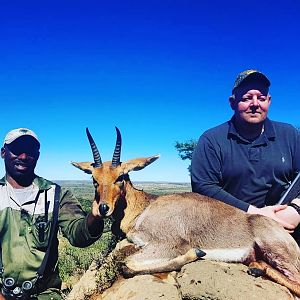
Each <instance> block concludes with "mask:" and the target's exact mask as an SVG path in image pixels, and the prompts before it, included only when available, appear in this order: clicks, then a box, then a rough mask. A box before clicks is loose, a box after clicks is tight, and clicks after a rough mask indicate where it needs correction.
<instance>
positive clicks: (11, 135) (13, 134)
mask: <svg viewBox="0 0 300 300" xmlns="http://www.w3.org/2000/svg"><path fill="white" fill-rule="evenodd" d="M21 136H31V137H33V138H34V139H35V140H36V141H37V142H38V143H40V142H39V139H38V137H37V135H36V134H35V133H34V132H33V131H32V130H30V129H28V128H17V129H13V130H11V131H10V132H8V133H7V135H6V136H5V138H4V144H7V145H8V144H11V143H12V142H13V141H15V140H16V139H18V138H19V137H21Z"/></svg>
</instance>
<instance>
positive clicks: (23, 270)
mask: <svg viewBox="0 0 300 300" xmlns="http://www.w3.org/2000/svg"><path fill="white" fill-rule="evenodd" d="M33 187H37V188H38V193H37V197H35V198H36V199H35V201H25V202H24V203H23V204H21V205H20V204H18V203H17V202H16V201H13V200H12V199H11V198H12V197H11V196H10V194H9V189H8V188H7V184H6V180H5V178H2V179H1V180H0V243H1V244H0V245H1V254H2V261H3V267H4V274H3V276H4V277H5V278H7V277H12V278H14V280H15V282H16V285H18V286H20V285H21V284H22V283H23V282H24V281H25V280H32V279H34V278H36V272H37V270H38V268H39V267H40V265H41V263H42V261H43V258H44V255H45V252H46V250H47V248H48V243H49V237H50V231H51V224H52V223H51V221H52V213H53V207H54V191H55V184H54V183H52V182H50V181H48V180H46V179H43V178H41V177H38V176H36V178H35V179H34V182H33ZM34 190H36V189H34ZM46 195H47V196H46ZM48 201H49V203H48V204H47V209H46V202H48ZM46 210H47V212H46ZM41 219H42V220H43V221H48V222H47V226H46V227H45V231H44V232H43V235H42V239H41V236H40V235H39V230H38V226H37V223H38V222H39V220H41ZM58 225H59V229H60V230H61V232H62V234H63V235H64V236H65V237H66V238H67V239H68V240H69V242H70V243H71V244H72V245H73V246H77V247H86V246H89V245H91V244H92V243H93V242H95V241H96V240H97V239H98V238H99V236H98V237H93V236H91V234H90V233H89V231H88V227H87V214H86V213H85V212H84V211H83V210H82V208H81V206H80V204H79V202H78V201H77V200H76V198H75V197H74V196H73V195H72V194H71V192H70V191H68V190H65V191H63V192H61V195H60V205H59V216H58ZM57 247H58V240H57V237H55V239H54V241H53V243H52V244H51V252H50V255H49V259H48V264H47V267H46V270H45V274H44V275H45V276H44V278H43V280H42V282H40V284H39V286H38V292H44V291H45V290H47V289H52V290H53V289H56V290H57V291H58V290H59V289H60V285H61V280H60V278H59V275H58V270H57V266H56V265H57V259H58V248H57ZM49 299H50V298H49ZM53 299H57V298H53Z"/></svg>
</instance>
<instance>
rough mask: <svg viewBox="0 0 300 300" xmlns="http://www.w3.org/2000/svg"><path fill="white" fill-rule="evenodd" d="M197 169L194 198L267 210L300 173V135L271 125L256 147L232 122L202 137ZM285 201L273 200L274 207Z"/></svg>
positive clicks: (286, 126)
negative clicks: (268, 203)
mask: <svg viewBox="0 0 300 300" xmlns="http://www.w3.org/2000/svg"><path fill="white" fill-rule="evenodd" d="M191 167H192V168H191V180H192V189H193V191H194V192H197V193H200V194H203V195H207V196H209V197H212V198H215V199H218V200H221V201H223V202H225V203H228V204H230V205H233V206H235V207H238V208H240V209H242V210H244V211H247V210H248V208H249V205H250V204H252V205H254V206H256V207H263V206H265V205H266V204H267V202H268V196H269V195H270V191H271V190H272V189H274V188H276V187H283V188H284V187H285V186H287V185H288V184H289V183H290V182H291V181H292V180H293V178H294V177H295V173H296V172H299V171H300V133H299V131H298V130H297V129H296V128H294V127H293V126H291V125H289V124H286V123H281V122H275V121H271V120H269V119H266V120H265V122H264V131H263V133H262V134H261V135H260V136H259V137H258V138H257V139H256V140H254V141H253V142H251V141H248V140H246V139H245V138H243V137H242V136H240V135H239V133H238V132H237V131H236V128H235V127H234V118H232V119H231V120H230V121H228V122H226V123H223V124H221V125H219V126H217V127H215V128H212V129H209V130H208V131H206V132H204V133H203V134H202V135H201V136H200V138H199V141H198V144H197V146H196V148H195V151H194V153H193V158H192V166H191ZM282 190H283V189H282ZM280 196H281V194H280V193H277V195H275V196H274V195H272V198H273V199H272V201H274V200H275V201H276V200H279V199H280ZM276 197H277V199H274V198H276Z"/></svg>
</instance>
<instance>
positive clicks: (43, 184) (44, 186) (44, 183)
mask: <svg viewBox="0 0 300 300" xmlns="http://www.w3.org/2000/svg"><path fill="white" fill-rule="evenodd" d="M33 183H34V184H35V185H36V186H37V187H38V188H39V190H48V189H50V188H51V185H52V184H53V182H51V181H49V180H47V179H44V178H42V177H39V176H35V178H34V180H33ZM5 184H6V176H4V177H3V178H1V179H0V185H5Z"/></svg>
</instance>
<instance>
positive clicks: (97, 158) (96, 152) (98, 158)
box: [86, 128, 102, 168]
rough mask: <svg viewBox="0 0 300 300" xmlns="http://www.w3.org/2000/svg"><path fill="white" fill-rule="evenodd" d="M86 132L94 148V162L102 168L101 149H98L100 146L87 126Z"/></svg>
mask: <svg viewBox="0 0 300 300" xmlns="http://www.w3.org/2000/svg"><path fill="white" fill-rule="evenodd" d="M86 134H87V137H88V139H89V142H90V145H91V148H92V152H93V156H94V162H95V164H94V168H100V167H101V166H102V161H101V156H100V153H99V150H98V148H97V146H96V144H95V142H94V139H93V138H92V136H91V134H90V132H89V129H88V128H86Z"/></svg>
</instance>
